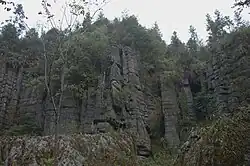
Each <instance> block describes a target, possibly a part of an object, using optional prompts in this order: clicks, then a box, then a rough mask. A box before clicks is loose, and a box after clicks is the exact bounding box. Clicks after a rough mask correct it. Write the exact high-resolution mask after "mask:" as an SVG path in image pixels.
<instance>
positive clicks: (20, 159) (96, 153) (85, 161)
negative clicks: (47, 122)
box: [0, 133, 137, 166]
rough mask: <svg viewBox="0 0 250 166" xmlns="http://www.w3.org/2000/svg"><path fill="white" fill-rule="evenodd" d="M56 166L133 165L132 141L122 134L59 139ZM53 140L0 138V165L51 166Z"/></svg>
mask: <svg viewBox="0 0 250 166" xmlns="http://www.w3.org/2000/svg"><path fill="white" fill-rule="evenodd" d="M59 145H60V146H59V147H60V148H59V156H58V161H59V164H58V165H60V166H69V165H70V166H82V165H86V166H98V165H107V166H109V165H110V166H111V165H124V166H125V165H131V166H132V165H136V164H137V158H135V156H136V155H135V149H134V147H135V146H134V145H133V143H132V138H131V137H129V136H128V135H125V134H115V133H113V134H96V135H88V134H84V135H82V134H79V135H71V136H60V140H59ZM53 149H54V141H53V137H52V136H44V137H28V136H27V137H26V136H23V137H1V138H0V165H5V166H7V165H15V166H24V165H26V166H44V165H48V166H49V165H52V164H53Z"/></svg>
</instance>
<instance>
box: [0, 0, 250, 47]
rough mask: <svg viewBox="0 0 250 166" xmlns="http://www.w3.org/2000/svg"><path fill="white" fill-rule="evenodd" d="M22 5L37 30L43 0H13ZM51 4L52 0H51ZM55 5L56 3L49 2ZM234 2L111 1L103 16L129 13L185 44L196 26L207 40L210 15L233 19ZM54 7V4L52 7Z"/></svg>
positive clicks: (1, 17)
mask: <svg viewBox="0 0 250 166" xmlns="http://www.w3.org/2000/svg"><path fill="white" fill-rule="evenodd" d="M14 1H16V2H21V3H22V4H23V6H24V10H25V13H26V15H27V16H28V17H29V19H28V20H27V22H28V24H29V26H31V27H34V26H35V25H36V24H37V23H38V22H39V20H42V18H41V16H38V14H37V13H38V11H40V10H41V9H42V8H41V4H40V2H41V0H14ZM48 1H49V0H48ZM50 1H53V0H50ZM62 1H64V0H57V6H56V7H55V6H52V7H53V10H54V12H56V13H57V14H59V13H61V12H60V10H59V9H61V8H60V7H59V6H60V5H58V4H59V3H60V4H63V3H62ZM233 3H234V0H209V1H208V0H182V1H180V0H179V1H174V0H111V2H110V3H109V4H108V5H106V6H105V7H104V10H103V12H104V14H105V16H106V17H107V18H109V19H113V18H114V17H120V16H121V15H122V12H123V11H125V10H126V11H128V14H134V15H136V16H137V17H138V19H139V22H140V23H141V24H142V25H144V26H146V27H150V26H152V25H153V23H154V22H155V21H156V22H157V23H158V25H159V27H160V29H161V32H162V33H163V37H164V39H165V40H166V42H167V43H169V41H170V37H171V35H172V33H173V31H174V30H176V31H177V33H178V36H179V37H180V38H181V40H183V41H187V39H188V38H189V34H188V28H189V25H193V26H194V27H195V28H196V29H197V32H198V35H199V36H201V37H202V38H205V37H206V35H207V33H206V18H205V15H206V14H207V13H209V14H213V12H214V11H215V10H216V9H218V10H219V11H221V12H222V13H223V15H229V16H233V9H232V8H231V6H232V5H233ZM51 4H52V5H53V3H51ZM5 18H7V14H6V13H5V12H3V10H2V9H0V20H1V21H2V20H4V19H5ZM244 19H247V20H249V15H248V14H244Z"/></svg>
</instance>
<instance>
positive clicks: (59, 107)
mask: <svg viewBox="0 0 250 166" xmlns="http://www.w3.org/2000/svg"><path fill="white" fill-rule="evenodd" d="M64 69H65V66H64V65H63V67H62V73H61V94H60V99H59V104H58V108H57V110H56V111H55V114H56V115H55V116H56V119H55V149H54V157H55V158H54V159H55V161H54V166H57V165H58V156H59V148H60V147H59V146H60V144H59V127H60V115H61V109H62V101H63V92H64V77H65V72H64Z"/></svg>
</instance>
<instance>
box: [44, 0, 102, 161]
mask: <svg viewBox="0 0 250 166" xmlns="http://www.w3.org/2000/svg"><path fill="white" fill-rule="evenodd" d="M97 4H98V5H99V3H98V2H97ZM100 4H101V5H102V4H106V1H102V2H101V3H100ZM42 5H43V8H44V13H45V15H46V16H47V18H48V21H49V22H50V25H51V27H52V28H53V29H52V30H53V32H55V33H54V34H55V35H54V42H53V43H54V45H53V46H52V48H51V49H52V52H53V55H52V56H48V51H47V47H46V42H45V38H42V43H43V48H44V50H43V54H44V58H45V59H44V70H45V73H44V78H45V87H46V92H47V94H48V96H49V97H50V99H51V102H52V104H53V109H54V113H55V133H54V134H55V149H54V157H55V160H54V165H55V166H57V165H58V161H57V160H58V152H59V140H58V134H59V124H60V115H61V109H62V102H63V98H64V91H65V88H66V85H67V84H66V83H65V77H66V72H67V65H68V64H69V63H68V62H69V61H70V56H69V52H70V50H71V42H72V40H73V39H74V38H73V37H74V35H72V32H71V31H72V29H73V28H74V27H76V25H77V19H78V17H79V16H81V15H83V16H85V19H84V21H83V24H82V28H80V35H84V33H85V32H88V29H89V28H90V24H91V21H92V18H93V17H94V15H95V14H96V13H97V12H98V11H99V10H100V9H101V8H100V7H98V9H97V10H96V11H95V12H94V13H93V15H92V16H91V15H90V13H89V12H85V7H86V4H85V3H83V4H81V1H79V2H78V3H77V2H76V1H73V2H72V3H70V4H66V5H65V7H64V11H63V13H62V15H63V18H62V19H60V20H62V21H61V22H60V24H59V25H56V23H55V20H54V15H53V14H52V13H51V12H50V10H49V7H50V6H51V5H50V4H48V3H47V1H46V0H44V1H43V2H42ZM66 9H69V10H70V13H71V18H72V17H74V19H70V21H67V20H68V19H67V18H66V17H67V15H66V13H65V12H66ZM40 14H41V13H40ZM64 17H65V20H66V24H67V27H66V29H65V30H63V27H62V25H63V20H64ZM63 32H66V34H65V33H63ZM52 37H53V36H52ZM52 39H53V38H52ZM49 57H53V58H54V59H53V60H52V61H51V62H50V61H49V60H48V58H49ZM49 63H50V64H52V65H51V66H50V68H51V69H50V70H52V72H51V74H56V75H53V77H51V78H56V79H55V80H54V83H53V82H51V83H50V82H49V79H48V78H50V76H51V75H49V73H48V71H47V69H48V64H49ZM52 84H53V85H52Z"/></svg>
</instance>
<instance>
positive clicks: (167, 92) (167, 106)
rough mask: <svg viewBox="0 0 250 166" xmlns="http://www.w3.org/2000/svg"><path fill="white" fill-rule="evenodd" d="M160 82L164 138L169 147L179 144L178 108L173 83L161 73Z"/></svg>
mask: <svg viewBox="0 0 250 166" xmlns="http://www.w3.org/2000/svg"><path fill="white" fill-rule="evenodd" d="M160 82H161V101H162V112H163V115H164V123H165V139H166V140H167V143H168V145H169V147H170V148H175V147H176V146H178V145H179V143H180V140H179V136H178V133H177V115H178V112H179V111H180V110H179V107H178V104H177V96H176V91H175V87H174V84H173V83H172V82H171V81H170V80H168V78H167V77H166V76H164V75H163V74H162V75H161V77H160Z"/></svg>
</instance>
